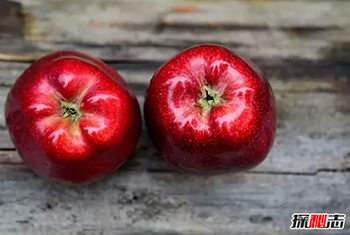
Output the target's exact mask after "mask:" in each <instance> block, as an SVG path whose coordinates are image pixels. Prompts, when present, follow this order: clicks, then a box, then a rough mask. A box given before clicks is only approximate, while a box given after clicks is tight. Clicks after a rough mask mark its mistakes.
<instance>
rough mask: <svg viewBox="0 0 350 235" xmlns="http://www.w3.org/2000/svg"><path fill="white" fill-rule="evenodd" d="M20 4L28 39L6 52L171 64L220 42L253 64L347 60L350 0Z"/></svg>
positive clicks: (10, 44)
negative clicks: (73, 53)
mask: <svg viewBox="0 0 350 235" xmlns="http://www.w3.org/2000/svg"><path fill="white" fill-rule="evenodd" d="M18 2H19V3H21V4H22V7H23V9H24V10H23V11H24V13H25V15H26V17H25V30H24V35H23V37H22V40H19V38H18V37H17V39H18V40H17V41H16V43H14V41H13V40H10V41H6V40H3V41H0V49H1V53H9V54H11V53H12V54H14V53H15V54H22V55H23V54H37V53H39V54H42V53H48V52H51V51H55V50H60V49H75V50H80V51H87V52H89V53H91V54H93V55H97V56H99V57H102V58H106V59H116V58H117V59H118V58H119V59H120V58H124V59H125V58H126V59H128V58H134V59H150V60H151V59H153V60H155V59H158V60H165V59H168V58H169V57H170V56H172V55H174V54H176V53H177V52H179V51H180V50H182V49H184V48H186V47H188V46H192V45H194V44H198V43H220V44H225V45H227V46H229V47H230V48H231V49H235V50H236V51H237V52H239V53H241V54H244V55H246V56H249V57H250V58H254V57H255V58H265V59H266V58H292V57H293V58H302V59H310V60H318V59H329V58H332V59H339V60H346V61H349V56H348V54H349V53H348V52H349V48H350V46H349V38H350V37H349V35H350V27H349V25H350V19H349V17H347V16H348V15H347V14H348V9H350V2H349V1H269V0H258V1H256V0H255V1H254V0H252V1H241V0H235V1H226V0H221V1H219V2H218V1H215V2H213V1H195V0H191V1H189V0H180V1H178V0H169V1H160V0H152V1H145V0H142V1H140V0H138V1H135V0H133V1H108V0H100V1H72V2H67V1H64V0H56V1H43V0H41V1H33V0H29V1H28V0H25V1H24V0H23V1H18ZM149 6H152V11H149V10H145V9H149ZM126 46H132V47H126ZM159 46H161V47H159Z"/></svg>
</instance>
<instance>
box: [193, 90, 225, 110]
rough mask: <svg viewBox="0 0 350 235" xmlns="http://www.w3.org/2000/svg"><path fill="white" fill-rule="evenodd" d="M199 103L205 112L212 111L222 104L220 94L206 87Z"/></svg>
mask: <svg viewBox="0 0 350 235" xmlns="http://www.w3.org/2000/svg"><path fill="white" fill-rule="evenodd" d="M198 103H199V105H200V107H201V108H202V110H203V111H210V110H211V108H212V107H214V106H216V105H219V104H220V94H219V92H217V91H215V90H214V89H212V88H210V87H208V86H204V87H203V88H202V95H201V96H200V98H199V100H198Z"/></svg>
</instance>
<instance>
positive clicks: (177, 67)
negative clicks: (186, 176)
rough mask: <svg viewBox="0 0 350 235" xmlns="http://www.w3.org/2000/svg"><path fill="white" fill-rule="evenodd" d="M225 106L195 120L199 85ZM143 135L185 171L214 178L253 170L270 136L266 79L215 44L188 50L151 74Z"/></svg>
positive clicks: (271, 103) (271, 106) (271, 108)
mask: <svg viewBox="0 0 350 235" xmlns="http://www.w3.org/2000/svg"><path fill="white" fill-rule="evenodd" d="M203 84H211V85H212V86H215V87H216V88H217V90H219V88H220V89H221V91H222V98H223V99H225V100H226V101H225V103H221V104H220V105H218V106H215V107H213V108H212V110H211V112H210V113H207V114H206V115H203V116H201V114H200V110H201V108H200V107H199V106H198V98H199V97H200V95H201V94H202V93H201V87H202V85H203ZM144 114H145V121H146V125H147V129H148V132H149V135H150V137H151V139H152V141H153V144H154V145H155V147H156V148H157V149H158V150H159V152H160V154H161V156H162V157H163V158H164V159H165V160H166V161H167V162H168V163H170V165H172V166H173V167H175V168H177V169H179V170H183V171H186V172H192V173H194V172H196V173H203V174H217V173H224V172H238V171H242V170H247V169H250V168H253V167H255V166H257V165H258V164H259V163H261V162H262V161H263V160H264V159H265V158H266V156H267V155H268V153H269V151H270V149H271V147H272V145H273V142H274V136H275V130H276V111H275V98H274V94H273V91H272V89H271V87H270V84H269V83H268V81H267V80H266V79H265V78H263V77H262V76H261V74H260V73H259V71H258V69H257V68H256V67H254V65H253V64H252V63H250V62H248V61H247V60H245V59H242V57H239V56H238V55H236V54H235V53H233V52H231V51H229V50H228V49H226V48H225V47H222V46H218V45H199V46H195V47H192V48H189V49H187V50H185V51H183V52H181V53H180V54H178V55H176V56H175V57H174V58H172V59H171V60H169V61H168V62H166V63H165V64H164V65H163V66H162V67H161V68H160V69H159V70H158V71H157V72H156V73H155V74H154V76H153V78H152V80H151V82H150V86H149V88H148V91H147V94H146V100H145V106H144Z"/></svg>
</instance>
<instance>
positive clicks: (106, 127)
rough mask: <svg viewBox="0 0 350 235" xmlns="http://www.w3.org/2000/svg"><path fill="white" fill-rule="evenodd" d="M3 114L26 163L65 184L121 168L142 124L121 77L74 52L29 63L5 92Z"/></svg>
mask: <svg viewBox="0 0 350 235" xmlns="http://www.w3.org/2000/svg"><path fill="white" fill-rule="evenodd" d="M65 102H66V103H65ZM72 108H73V109H72ZM64 115H65V116H64ZM5 118H6V124H7V127H8V129H9V133H10V136H11V139H12V141H13V143H14V145H15V147H16V149H17V151H18V153H19V155H20V156H21V157H22V158H23V160H24V161H25V162H26V163H27V165H28V166H29V167H30V168H31V169H32V170H34V171H35V172H36V173H37V174H38V175H40V176H41V177H44V178H47V179H50V180H52V181H56V182H59V183H63V184H86V183H91V182H93V181H96V180H98V179H100V178H102V177H103V176H106V175H108V174H110V173H111V172H112V171H114V170H115V169H117V168H118V167H120V166H121V165H122V164H123V163H124V162H125V161H126V160H127V159H128V158H129V156H131V154H132V153H133V151H134V149H135V147H136V145H137V142H138V140H139V136H140V132H141V123H142V118H141V111H140V107H139V104H138V102H137V99H136V97H135V95H134V94H133V92H132V91H131V90H130V88H129V86H128V85H127V83H126V82H125V81H124V80H123V78H122V77H121V76H120V75H119V74H118V73H117V72H116V71H114V70H113V69H112V68H111V67H109V66H108V65H106V64H105V63H104V62H102V61H101V60H99V59H95V58H92V57H90V56H88V55H86V54H83V53H79V52H75V51H59V52H54V53H51V54H49V55H47V56H45V57H42V58H41V59H39V60H38V61H36V62H35V63H33V64H32V65H31V66H30V67H29V68H27V69H26V70H25V71H24V72H23V74H22V75H21V76H20V77H19V78H18V79H17V81H16V82H15V84H14V86H13V87H12V89H11V90H10V92H9V94H8V96H7V100H6V103H5Z"/></svg>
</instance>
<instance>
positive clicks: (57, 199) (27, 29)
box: [0, 0, 350, 235]
mask: <svg viewBox="0 0 350 235" xmlns="http://www.w3.org/2000/svg"><path fill="white" fill-rule="evenodd" d="M16 2H17V3H19V4H16V3H15V5H16V6H17V8H16V9H23V10H20V11H19V12H22V11H23V13H24V18H23V19H22V20H24V21H25V25H24V26H23V27H22V26H18V27H13V28H11V29H13V30H14V31H13V32H19V33H18V34H14V33H12V34H11V33H10V34H9V33H7V35H8V36H7V37H2V35H4V34H1V32H0V214H1V215H4V216H0V234H1V235H13V234H27V235H47V234H50V235H61V234H67V235H119V234H133V235H149V234H155V235H185V234H186V235H213V234H215V235H216V234H217V235H229V234H238V235H240V234H242V235H243V234H249V235H284V234H286V235H289V234H308V235H313V234H320V231H315V230H314V231H312V230H309V231H306V232H305V231H302V230H301V231H291V230H290V229H289V227H290V224H291V218H292V214H293V213H297V212H310V213H312V212H313V213H335V212H337V213H346V214H348V216H349V213H350V206H349V205H350V187H349V185H350V145H349V143H350V92H349V91H350V66H349V62H350V18H349V17H348V13H349V10H348V9H350V1H349V0H334V1H330V0H296V1H293V0H282V1H280V0H278V1H277V0H232V1H228V0H217V1H209V0H167V1H161V0H147V1H146V0H115V1H110V0H84V1H79V0H76V1H66V0H17V1H16ZM1 4H2V2H0V8H1V6H2V5H1ZM149 9H151V10H149ZM1 12H5V14H0V15H2V16H0V18H1V17H3V16H6V19H10V18H11V19H16V20H18V19H17V18H16V17H15V18H13V17H12V16H14V15H15V16H16V12H14V11H9V8H8V7H6V9H5V8H1V9H0V13H1ZM9 16H10V17H9ZM6 22H7V21H5V20H3V21H1V22H0V29H2V28H3V26H2V25H4V24H6ZM15 23H18V25H20V20H19V21H16V22H15ZM21 27H22V28H21ZM7 32H9V31H8V30H7ZM11 32H12V31H11ZM21 32H22V34H21ZM19 35H23V38H21V36H19ZM1 37H2V38H1ZM199 43H218V44H223V45H225V46H227V47H228V48H230V49H232V50H234V51H236V52H238V53H239V54H241V55H243V56H246V57H248V58H250V59H252V61H253V62H254V63H256V64H257V65H258V67H260V68H261V70H262V71H263V73H264V75H265V76H266V77H267V78H268V79H269V81H270V82H271V85H272V87H273V89H274V91H275V95H276V101H277V109H278V110H277V115H278V129H277V133H276V139H275V144H274V147H273V149H272V150H271V152H270V154H269V156H268V157H267V159H266V160H265V161H264V162H263V163H262V164H261V165H259V166H258V167H256V168H254V169H252V170H250V171H247V172H245V173H241V174H225V175H217V176H210V177H209V176H207V177H205V176H193V175H186V174H180V173H178V172H176V171H175V170H174V169H172V168H170V167H169V166H168V165H167V164H166V162H165V161H164V160H162V159H161V158H160V156H159V154H158V152H157V151H156V149H155V148H154V147H153V146H152V144H151V142H150V139H149V137H148V135H147V132H146V129H145V126H144V127H143V131H142V135H141V139H140V142H139V144H138V147H137V149H136V150H135V152H134V154H133V156H132V158H131V159H130V160H129V161H128V162H127V163H126V164H125V165H124V166H123V167H122V168H121V169H120V170H119V171H118V172H116V173H114V174H113V175H111V176H110V177H107V178H106V179H103V180H101V181H99V182H97V183H94V184H91V185H87V186H81V187H69V186H62V185H57V184H53V183H49V182H47V181H46V180H44V179H40V178H39V177H38V176H36V175H35V174H34V173H33V172H32V171H31V170H30V169H29V168H28V167H27V166H26V165H25V164H24V163H23V161H22V160H21V158H20V157H19V155H18V153H17V152H16V151H14V146H13V144H12V142H11V140H10V137H9V134H8V133H7V130H6V125H5V119H4V111H3V110H4V102H5V99H6V95H7V93H8V91H9V89H10V88H11V86H12V85H13V84H14V82H15V80H16V78H17V77H18V76H19V75H20V74H21V73H22V72H23V70H24V69H25V68H27V67H28V66H29V63H30V62H33V61H35V60H36V59H38V58H39V57H41V56H43V55H45V54H47V53H50V52H53V51H57V50H77V51H81V52H85V53H87V54H90V55H91V56H95V57H99V58H101V59H103V60H104V61H106V62H108V63H109V65H110V66H112V67H113V68H114V69H116V70H117V71H118V72H119V73H120V74H121V75H122V76H123V77H124V78H125V79H126V80H127V82H128V83H129V84H130V85H131V87H132V89H133V90H134V91H135V93H136V94H137V96H138V100H139V103H140V104H141V107H142V106H143V102H144V93H145V91H146V89H147V84H148V82H149V81H150V78H151V76H152V74H153V73H154V72H155V71H156V70H157V69H158V68H159V67H160V66H161V64H162V63H163V62H164V61H166V60H168V59H169V58H171V57H172V56H174V55H175V54H177V53H178V52H180V51H181V50H183V49H185V48H187V47H190V46H192V45H195V44H199ZM324 233H325V234H330V235H332V234H339V235H340V234H341V235H342V234H344V235H345V234H350V223H346V227H345V228H344V230H341V231H324Z"/></svg>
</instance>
